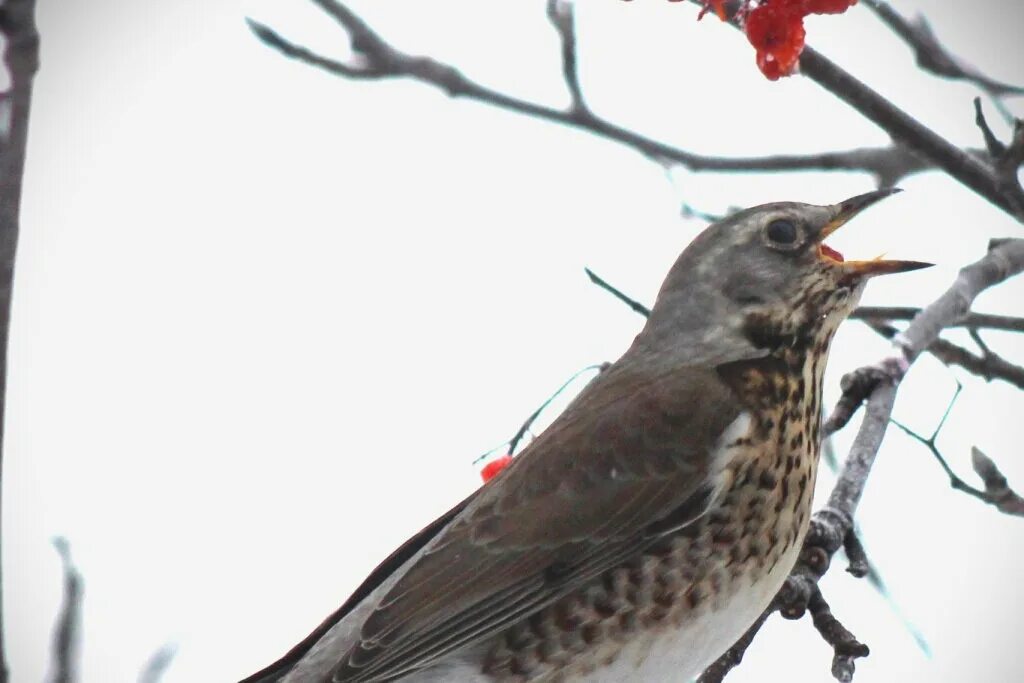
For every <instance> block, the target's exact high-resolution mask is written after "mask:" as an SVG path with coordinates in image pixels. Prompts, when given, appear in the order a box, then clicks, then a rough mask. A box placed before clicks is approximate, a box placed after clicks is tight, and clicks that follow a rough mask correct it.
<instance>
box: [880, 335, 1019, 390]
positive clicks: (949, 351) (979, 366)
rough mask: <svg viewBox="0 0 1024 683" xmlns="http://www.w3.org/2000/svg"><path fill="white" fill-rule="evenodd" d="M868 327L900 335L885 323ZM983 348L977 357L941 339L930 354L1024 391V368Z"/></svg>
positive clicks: (985, 347) (986, 378)
mask: <svg viewBox="0 0 1024 683" xmlns="http://www.w3.org/2000/svg"><path fill="white" fill-rule="evenodd" d="M868 326H869V327H870V328H871V329H873V330H874V331H875V332H877V333H878V334H880V335H881V336H883V337H885V338H887V339H892V338H893V337H895V336H896V335H897V334H899V331H898V330H897V329H896V328H895V327H892V326H891V325H886V324H884V323H878V322H868ZM972 331H973V330H972ZM979 341H980V338H979ZM982 346H983V351H984V355H982V356H977V355H975V354H973V353H971V352H970V351H968V350H967V349H965V348H964V347H962V346H959V345H957V344H954V343H953V342H951V341H947V340H945V339H941V338H940V339H936V340H935V341H933V342H932V343H931V345H930V346H929V347H928V353H930V354H932V355H933V356H935V357H936V358H937V359H939V361H941V362H942V363H943V364H944V365H956V366H959V367H961V368H963V369H964V370H967V371H968V372H970V373H971V374H974V375H978V376H979V377H983V378H984V379H985V381H987V382H991V381H992V380H994V379H1001V380H1003V381H1004V382H1007V383H1008V384H1012V385H1014V386H1016V387H1017V388H1018V389H1024V367H1021V366H1019V365H1014V364H1013V363H1011V362H1009V361H1007V360H1005V359H1004V358H1003V357H1002V356H1000V355H998V354H997V353H995V352H993V351H992V350H990V349H989V348H988V347H987V346H984V342H982Z"/></svg>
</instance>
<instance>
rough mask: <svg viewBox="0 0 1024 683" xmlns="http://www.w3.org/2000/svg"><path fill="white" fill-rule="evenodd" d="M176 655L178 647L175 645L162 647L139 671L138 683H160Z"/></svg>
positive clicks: (168, 644)
mask: <svg viewBox="0 0 1024 683" xmlns="http://www.w3.org/2000/svg"><path fill="white" fill-rule="evenodd" d="M176 654H178V646H177V645H175V644H174V643H167V644H165V645H163V646H161V647H160V648H159V649H157V650H156V651H155V652H154V653H153V654H151V655H150V656H149V659H147V660H146V664H145V665H144V666H143V667H142V670H141V671H139V677H138V678H137V679H136V683H159V682H160V680H161V679H163V677H164V674H165V673H167V668H168V667H169V666H170V665H171V662H173V661H174V656H175V655H176Z"/></svg>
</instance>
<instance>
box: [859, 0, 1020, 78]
mask: <svg viewBox="0 0 1024 683" xmlns="http://www.w3.org/2000/svg"><path fill="white" fill-rule="evenodd" d="M864 4H865V5H867V6H868V8H870V9H871V10H872V11H873V12H874V13H875V14H876V15H878V17H879V18H880V19H881V20H882V21H883V22H884V23H885V24H886V25H887V26H888V27H889V28H890V29H892V31H893V32H894V33H896V35H898V36H899V37H900V38H902V39H903V41H904V42H906V43H907V45H909V46H910V48H911V49H913V51H914V56H915V58H916V60H917V65H918V66H919V67H921V68H922V69H923V70H925V71H927V72H930V73H933V74H935V75H937V76H943V77H945V78H950V79H954V80H964V81H969V82H971V83H974V84H975V85H977V86H978V87H979V88H981V89H982V90H984V91H985V92H987V93H989V94H991V95H993V96H999V95H1024V88H1021V87H1019V86H1016V85H1010V84H1008V83H1002V82H1001V81H997V80H994V79H992V78H989V77H988V76H986V75H984V74H983V73H981V72H980V71H978V70H977V69H976V68H974V67H973V66H971V65H970V64H967V63H966V62H965V61H963V60H962V59H960V58H959V57H956V56H955V55H953V54H952V53H950V51H949V50H947V49H946V47H945V46H943V45H942V43H941V42H939V39H938V37H937V36H936V35H935V32H934V31H933V30H932V27H931V25H930V24H929V23H928V21H927V20H926V19H925V18H924V16H921V15H918V16H917V17H916V18H915V19H914V21H910V20H908V19H906V18H905V17H904V16H903V15H901V14H900V13H899V12H897V11H896V10H894V9H893V8H892V5H890V4H889V3H888V2H883V1H882V0H864Z"/></svg>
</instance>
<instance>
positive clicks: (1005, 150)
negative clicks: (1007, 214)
mask: <svg viewBox="0 0 1024 683" xmlns="http://www.w3.org/2000/svg"><path fill="white" fill-rule="evenodd" d="M974 123H975V124H976V125H977V126H978V128H980V129H981V134H982V137H983V138H984V139H985V147H986V148H987V149H988V154H989V156H990V157H991V159H992V167H993V169H994V171H995V175H996V178H997V180H998V181H999V187H1000V188H1001V190H1002V192H1003V195H1004V196H1005V197H1006V199H1007V201H1008V202H1010V203H1011V204H1012V205H1013V206H1014V207H1016V209H1017V211H1018V212H1019V213H1021V214H1024V188H1022V187H1021V184H1020V179H1019V178H1018V177H1017V170H1018V169H1019V168H1020V165H1021V163H1024V121H1021V120H1020V119H1014V122H1013V137H1012V139H1011V140H1010V144H1008V145H1005V144H1003V143H1002V142H1001V141H1000V140H999V138H997V137H996V135H995V133H993V132H992V129H991V128H990V127H989V125H988V121H987V120H986V119H985V112H984V111H983V110H982V108H981V98H980V97H975V98H974Z"/></svg>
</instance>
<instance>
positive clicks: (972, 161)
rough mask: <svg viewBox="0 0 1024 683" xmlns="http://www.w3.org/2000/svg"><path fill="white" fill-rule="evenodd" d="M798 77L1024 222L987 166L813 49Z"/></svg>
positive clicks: (1022, 214)
mask: <svg viewBox="0 0 1024 683" xmlns="http://www.w3.org/2000/svg"><path fill="white" fill-rule="evenodd" d="M800 72H801V73H802V74H803V75H805V76H807V77H808V78H810V79H811V80H813V81H815V82H816V83H818V84H819V85H821V86H822V87H824V88H825V89H826V90H828V91H829V92H831V93H832V94H833V95H835V96H836V97H838V98H839V99H841V100H843V101H844V102H846V103H847V104H848V105H850V106H851V107H853V108H854V109H856V110H857V111H858V112H860V113H861V114H862V115H863V116H864V117H865V118H867V119H869V120H871V121H872V122H874V123H875V124H876V125H878V126H879V127H880V128H882V129H883V130H884V131H886V132H887V133H888V134H889V135H890V136H891V137H892V139H893V140H894V141H896V143H897V144H901V145H903V146H905V147H906V148H907V149H910V150H912V151H913V152H915V153H917V154H919V155H921V156H922V157H924V158H925V159H929V160H930V161H931V162H932V163H934V164H935V165H936V166H938V167H939V168H941V169H942V170H943V171H945V172H946V173H948V174H949V175H950V176H952V177H953V178H955V179H957V180H958V181H960V182H961V183H963V184H964V185H966V186H967V187H969V188H971V189H972V190H974V192H976V193H977V194H978V195H980V196H982V197H984V198H985V199H987V200H988V201H989V202H991V203H992V204H994V205H995V206H998V207H999V208H1000V209H1002V210H1003V211H1005V212H1006V213H1007V214H1009V215H1010V216H1012V217H1013V218H1015V219H1016V220H1017V221H1019V222H1024V208H1022V207H1021V206H1019V205H1018V203H1017V202H1016V200H1015V198H1014V197H1013V195H1012V194H1010V195H1007V193H1006V189H1005V188H1004V187H1003V183H1002V182H1001V181H1000V178H999V176H998V175H997V173H996V171H995V170H994V169H993V168H992V167H991V166H990V165H989V164H987V163H985V162H984V161H981V160H979V159H978V158H977V157H976V156H975V155H973V154H970V153H969V152H967V151H965V150H962V149H960V148H959V147H956V146H954V145H952V144H950V143H949V142H948V141H947V140H946V139H945V138H943V137H942V136H940V135H939V134H937V133H936V132H935V131H933V130H931V129H930V128H928V127H926V126H925V125H923V124H922V123H921V122H919V121H918V120H917V119H915V118H913V117H912V116H910V115H909V114H907V113H906V112H905V111H903V110H902V109H900V108H899V107H897V106H896V105H894V104H893V103H892V102H890V101H889V100H887V99H885V98H884V97H882V96H881V95H879V94H878V93H877V92H875V91H874V90H872V89H871V88H870V87H868V86H867V85H866V84H865V83H862V82H861V81H859V80H857V79H856V78H854V77H853V76H852V75H850V74H849V73H847V72H846V71H844V70H843V69H841V68H840V67H839V66H838V65H836V64H835V63H834V62H832V61H831V60H829V59H828V58H827V57H825V56H824V55H822V54H821V53H820V52H818V51H816V50H814V49H813V48H811V47H810V46H807V47H805V48H804V51H803V54H802V55H801V56H800Z"/></svg>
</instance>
